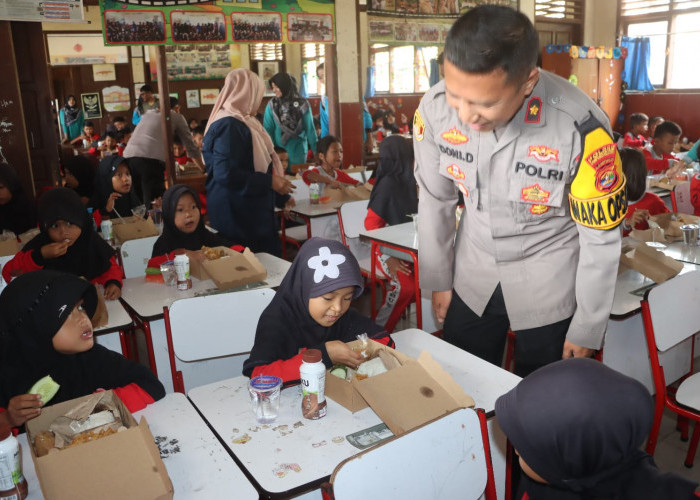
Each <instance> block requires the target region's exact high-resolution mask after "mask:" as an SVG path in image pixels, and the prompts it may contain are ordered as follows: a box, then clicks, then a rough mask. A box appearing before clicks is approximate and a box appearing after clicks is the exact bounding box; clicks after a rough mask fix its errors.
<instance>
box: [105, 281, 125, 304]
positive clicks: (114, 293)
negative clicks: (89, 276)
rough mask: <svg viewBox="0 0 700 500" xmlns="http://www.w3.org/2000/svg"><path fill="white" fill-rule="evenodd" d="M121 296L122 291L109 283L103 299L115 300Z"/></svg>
mask: <svg viewBox="0 0 700 500" xmlns="http://www.w3.org/2000/svg"><path fill="white" fill-rule="evenodd" d="M121 296H122V289H121V288H119V287H118V286H117V285H115V284H114V283H110V284H109V285H107V286H106V287H105V299H107V300H117V299H118V298H119V297H121Z"/></svg>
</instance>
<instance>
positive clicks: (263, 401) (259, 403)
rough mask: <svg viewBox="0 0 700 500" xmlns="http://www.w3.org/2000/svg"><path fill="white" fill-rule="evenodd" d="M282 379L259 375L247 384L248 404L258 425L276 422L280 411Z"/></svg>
mask: <svg viewBox="0 0 700 500" xmlns="http://www.w3.org/2000/svg"><path fill="white" fill-rule="evenodd" d="M281 390H282V379H281V378H279V377H274V376H271V375H261V376H259V377H255V378H254V379H251V381H250V382H249V383H248V392H249V393H250V404H251V408H252V410H253V414H254V415H255V420H257V421H258V423H259V424H271V423H272V422H274V421H275V420H277V414H278V413H279V409H280V391H281Z"/></svg>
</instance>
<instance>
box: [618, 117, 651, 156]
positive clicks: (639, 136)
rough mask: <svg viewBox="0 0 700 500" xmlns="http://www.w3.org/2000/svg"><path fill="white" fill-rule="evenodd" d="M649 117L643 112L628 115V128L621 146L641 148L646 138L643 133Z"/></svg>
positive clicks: (645, 130) (646, 128) (646, 127)
mask: <svg viewBox="0 0 700 500" xmlns="http://www.w3.org/2000/svg"><path fill="white" fill-rule="evenodd" d="M648 124H649V117H648V116H647V115H645V114H644V113H632V115H630V129H629V131H628V132H627V133H626V134H625V137H624V138H623V139H622V147H625V148H639V149H641V148H643V147H644V145H645V144H646V142H647V140H646V139H645V138H644V134H645V133H646V132H647V130H648V129H649V127H648Z"/></svg>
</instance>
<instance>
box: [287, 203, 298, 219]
mask: <svg viewBox="0 0 700 500" xmlns="http://www.w3.org/2000/svg"><path fill="white" fill-rule="evenodd" d="M296 204H297V202H296V201H294V198H289V199H288V200H287V203H285V204H284V218H285V219H287V220H292V219H293V218H294V216H293V215H292V208H294V207H295V206H296Z"/></svg>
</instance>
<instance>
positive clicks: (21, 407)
mask: <svg viewBox="0 0 700 500" xmlns="http://www.w3.org/2000/svg"><path fill="white" fill-rule="evenodd" d="M96 308H97V291H96V290H95V287H94V286H93V285H91V284H90V283H88V282H87V281H85V280H83V279H80V278H78V277H77V276H73V275H70V274H64V273H60V272H57V271H35V272H32V273H27V274H24V275H22V276H19V277H18V278H16V279H14V280H13V281H12V283H10V284H9V285H8V286H7V287H6V288H5V289H4V290H3V292H2V295H0V317H1V318H2V320H1V321H0V422H6V423H8V424H10V425H11V426H13V427H20V426H22V425H24V423H25V422H26V421H27V420H30V419H32V418H34V417H37V416H39V415H40V414H41V407H42V404H41V400H40V399H39V395H37V394H27V392H28V391H29V390H30V388H31V387H32V386H33V385H34V383H35V382H36V381H38V380H39V379H41V378H43V377H45V376H46V375H50V376H51V378H52V379H53V380H54V381H55V382H56V383H57V384H59V385H60V388H59V390H58V392H57V393H56V395H55V396H54V397H53V398H52V399H51V401H50V404H56V403H61V402H63V401H68V400H70V399H74V398H77V397H80V396H85V395H88V394H92V393H94V392H96V391H98V390H101V389H105V390H106V389H112V390H114V392H115V393H116V395H117V396H119V398H120V399H121V400H122V401H123V402H124V404H125V405H126V407H127V408H128V409H129V410H130V411H132V412H134V411H138V410H141V409H143V408H145V407H146V405H147V404H150V403H153V402H154V400H158V399H161V398H162V397H163V396H165V390H164V389H163V384H161V383H160V382H159V381H158V379H157V378H156V377H155V375H153V373H152V372H151V371H150V370H149V369H148V368H146V367H144V366H141V365H139V364H137V363H134V362H133V361H129V360H128V359H126V358H125V357H124V356H122V355H121V354H118V353H116V352H114V351H110V350H109V349H107V348H106V347H104V346H101V345H98V344H96V343H95V340H94V337H93V330H92V324H91V322H90V318H91V317H92V315H93V314H94V313H95V309H96Z"/></svg>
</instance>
